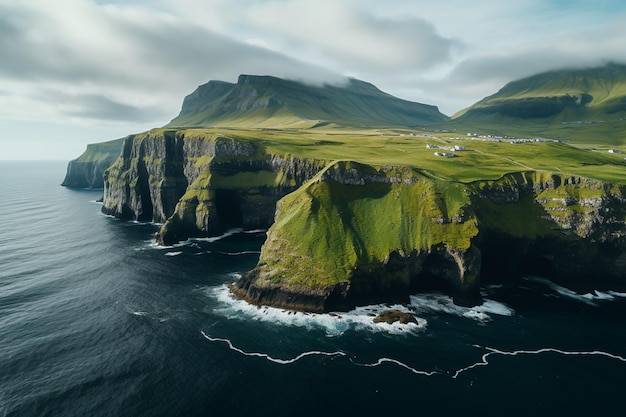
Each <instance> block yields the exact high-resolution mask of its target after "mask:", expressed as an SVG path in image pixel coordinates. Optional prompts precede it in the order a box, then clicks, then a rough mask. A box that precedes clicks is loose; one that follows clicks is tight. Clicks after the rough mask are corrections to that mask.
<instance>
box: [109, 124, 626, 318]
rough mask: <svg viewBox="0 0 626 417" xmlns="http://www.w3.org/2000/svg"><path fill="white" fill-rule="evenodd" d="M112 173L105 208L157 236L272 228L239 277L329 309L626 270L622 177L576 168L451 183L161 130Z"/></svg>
mask: <svg viewBox="0 0 626 417" xmlns="http://www.w3.org/2000/svg"><path fill="white" fill-rule="evenodd" d="M104 179H105V180H104V206H103V211H104V212H105V213H108V214H111V215H114V216H116V217H120V218H124V219H136V220H140V221H153V222H157V223H162V226H161V229H160V231H159V232H158V236H157V239H158V241H159V242H160V243H162V244H171V243H174V242H177V241H180V240H184V239H187V238H189V237H193V236H210V235H216V234H220V233H222V232H223V231H225V230H227V229H229V228H232V227H241V228H246V229H258V228H261V229H266V228H269V229H268V233H267V240H266V242H265V244H264V245H263V247H262V250H261V256H260V259H259V262H258V264H257V266H256V267H255V268H254V269H253V270H252V271H250V272H249V273H247V274H245V276H244V277H243V278H242V279H241V280H240V281H238V282H236V283H235V284H234V285H233V286H232V287H231V289H232V291H233V293H234V294H235V295H237V296H239V297H241V298H244V299H246V300H248V301H250V302H253V303H257V304H264V305H273V306H278V307H283V308H290V309H297V310H304V311H318V312H320V311H332V310H341V309H348V308H351V307H353V306H355V305H359V304H365V303H372V302H388V301H402V300H406V299H407V297H408V295H409V294H410V293H411V292H415V291H420V290H432V289H436V290H440V291H445V292H446V293H448V294H450V295H451V296H452V297H453V298H454V300H455V302H457V303H458V304H463V305H475V304H479V303H480V302H481V295H480V285H481V284H483V283H485V282H502V281H505V280H506V279H509V278H511V277H515V276H519V274H520V273H525V274H533V273H534V274H540V275H542V276H547V277H550V278H552V279H554V280H557V281H559V282H563V283H568V282H569V283H588V284H590V285H591V286H595V287H596V288H597V287H599V286H603V285H611V286H613V287H614V288H615V286H617V287H619V286H623V285H624V282H626V223H625V221H626V204H624V203H625V202H626V187H624V186H618V185H613V184H609V183H606V182H603V181H599V180H594V179H589V178H584V177H581V176H575V175H569V174H561V173H551V172H545V171H524V172H513V173H509V174H506V175H504V176H503V177H501V178H499V179H496V180H489V181H471V182H460V181H449V180H443V179H440V178H438V177H436V176H433V175H431V174H429V173H426V172H423V171H421V170H419V169H417V168H415V167H407V166H398V165H370V164H364V163H358V162H353V161H347V160H327V159H315V158H308V157H303V156H298V155H294V154H290V153H285V152H280V151H277V150H276V149H274V148H271V147H267V146H265V145H264V142H263V141H261V140H252V139H250V138H249V137H246V138H239V137H235V136H227V135H225V134H221V133H215V132H213V133H207V132H205V131H199V130H198V131H197V130H192V129H188V130H174V129H171V130H168V129H158V130H153V131H150V132H147V133H144V134H141V135H134V136H129V137H128V138H126V139H125V141H124V144H123V147H122V153H121V155H120V157H119V158H118V159H117V161H116V162H115V163H114V164H113V165H112V166H111V167H110V168H109V169H108V170H107V172H106V174H105V176H104Z"/></svg>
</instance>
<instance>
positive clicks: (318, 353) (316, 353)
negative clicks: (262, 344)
mask: <svg viewBox="0 0 626 417" xmlns="http://www.w3.org/2000/svg"><path fill="white" fill-rule="evenodd" d="M200 333H202V336H204V337H205V339H207V340H208V341H210V342H223V343H226V344H227V345H228V348H229V349H230V350H234V351H235V352H237V353H240V354H242V355H244V356H256V357H259V358H264V359H267V360H268V361H270V362H274V363H278V364H280V365H290V364H292V363H294V362H297V361H299V360H300V359H302V358H305V357H307V356H345V355H346V354H345V353H344V352H341V351H337V352H322V351H319V350H312V351H308V352H304V353H301V354H299V355H298V356H296V357H294V358H292V359H277V358H273V357H271V356H270V355H268V354H267V353H261V352H246V351H244V350H242V349H239V348H238V347H235V346H234V345H233V344H232V342H231V341H230V340H228V339H221V338H218V337H211V336H209V335H208V334H206V333H204V331H202V330H201V331H200Z"/></svg>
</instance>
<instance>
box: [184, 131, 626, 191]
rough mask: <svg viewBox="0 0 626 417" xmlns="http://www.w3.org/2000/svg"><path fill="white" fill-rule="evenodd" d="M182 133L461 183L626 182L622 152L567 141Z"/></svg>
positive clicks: (443, 135) (399, 133)
mask: <svg viewBox="0 0 626 417" xmlns="http://www.w3.org/2000/svg"><path fill="white" fill-rule="evenodd" d="M184 134H185V135H186V136H189V137H201V136H205V137H210V138H214V137H217V135H218V134H219V135H221V136H223V137H226V138H232V139H234V140H242V141H249V142H251V143H254V144H256V145H257V146H258V147H259V148H260V149H265V150H264V151H260V152H259V157H261V158H262V157H263V156H262V154H263V153H264V152H268V153H274V154H281V155H297V156H299V157H305V158H311V159H321V160H328V161H334V160H347V161H355V162H360V163H363V164H368V165H398V166H407V167H412V168H416V169H418V170H420V171H422V172H423V173H424V174H425V175H429V176H431V177H432V178H438V179H443V180H453V181H460V182H472V181H478V180H493V179H497V178H500V177H502V176H503V175H505V174H507V173H511V172H519V171H550V172H558V173H562V174H571V175H580V176H584V177H589V178H594V179H599V180H602V181H607V182H611V183H616V184H626V163H625V161H624V156H626V154H610V153H608V152H607V150H608V149H609V147H607V146H597V147H594V150H590V149H585V148H583V147H580V146H574V145H569V144H566V143H523V144H516V145H512V144H510V143H509V142H508V141H503V142H485V141H481V140H467V139H460V140H459V139H451V137H454V136H455V135H454V134H450V133H433V132H426V131H418V130H398V129H395V130H393V129H389V130H385V129H376V130H367V129H363V130H359V129H348V128H325V129H324V128H322V129H304V130H299V129H294V130H278V129H228V130H225V129H193V130H188V131H184ZM412 135H413V136H412ZM426 136H429V137H426ZM432 136H436V138H433V137H432ZM428 144H431V145H438V146H445V147H451V146H454V145H462V146H464V147H465V149H466V150H464V151H459V152H457V153H456V154H457V155H458V156H457V157H455V158H450V159H446V158H441V157H438V156H435V155H434V152H435V151H436V149H427V148H426V145H428ZM624 149H625V150H626V148H624Z"/></svg>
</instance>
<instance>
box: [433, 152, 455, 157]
mask: <svg viewBox="0 0 626 417" xmlns="http://www.w3.org/2000/svg"><path fill="white" fill-rule="evenodd" d="M435 156H440V157H442V158H454V157H455V156H456V155H455V154H453V153H446V152H435Z"/></svg>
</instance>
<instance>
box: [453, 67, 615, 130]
mask: <svg viewBox="0 0 626 417" xmlns="http://www.w3.org/2000/svg"><path fill="white" fill-rule="evenodd" d="M620 111H626V65H622V64H617V63H609V64H606V65H604V66H601V67H593V68H585V69H563V70H554V71H546V72H542V73H538V74H535V75H532V76H529V77H525V78H522V79H518V80H514V81H511V82H509V83H507V84H506V85H505V86H503V87H502V88H501V89H500V90H499V91H497V92H496V93H494V94H492V95H489V96H487V97H485V98H483V99H482V100H479V101H478V102H476V103H474V104H473V105H471V106H469V107H467V108H465V109H463V110H461V111H459V112H457V113H455V114H454V115H453V116H452V119H454V120H456V119H460V118H463V117H465V118H469V117H472V116H481V115H489V114H500V115H503V116H511V117H517V118H522V119H536V118H555V119H559V116H561V118H567V117H570V116H574V115H576V116H578V117H579V118H581V119H593V118H599V117H601V118H606V117H612V115H614V114H616V113H618V112H620Z"/></svg>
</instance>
